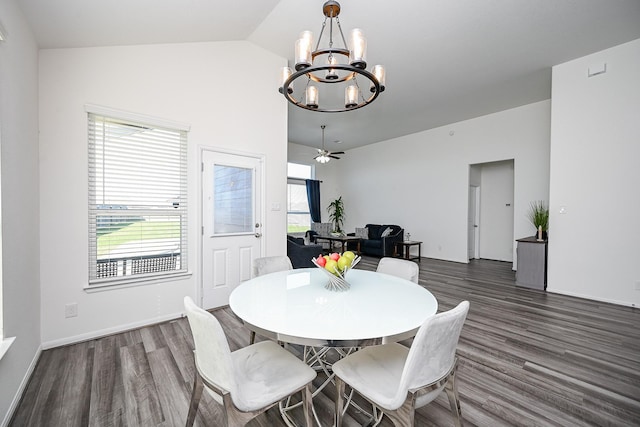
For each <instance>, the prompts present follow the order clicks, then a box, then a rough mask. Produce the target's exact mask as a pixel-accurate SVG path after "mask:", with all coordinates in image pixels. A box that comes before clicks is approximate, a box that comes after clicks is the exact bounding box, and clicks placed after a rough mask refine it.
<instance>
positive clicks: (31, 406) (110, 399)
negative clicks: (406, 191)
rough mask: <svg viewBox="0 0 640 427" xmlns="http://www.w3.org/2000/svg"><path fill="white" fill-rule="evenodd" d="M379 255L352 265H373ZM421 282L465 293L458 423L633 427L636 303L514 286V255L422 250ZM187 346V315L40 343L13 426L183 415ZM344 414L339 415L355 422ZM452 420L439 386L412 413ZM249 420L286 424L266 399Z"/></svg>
mask: <svg viewBox="0 0 640 427" xmlns="http://www.w3.org/2000/svg"><path fill="white" fill-rule="evenodd" d="M377 261H378V260H377V259H375V258H367V259H364V260H363V261H362V262H361V263H360V265H359V266H358V268H364V269H375V267H376V265H377ZM420 284H421V285H423V286H426V287H427V289H429V290H430V291H431V292H432V293H433V294H434V295H435V296H436V297H437V299H438V302H439V309H440V310H441V311H444V310H448V309H450V308H452V307H454V306H455V305H456V304H458V303H459V302H460V301H462V300H465V299H466V300H469V301H470V303H471V309H470V312H469V316H468V318H467V321H466V323H465V326H464V329H463V331H462V336H461V339H460V343H459V346H458V353H459V357H460V366H459V371H458V372H459V373H458V379H459V381H458V387H459V391H460V399H461V402H462V413H463V417H464V422H465V425H467V426H474V425H477V426H507V425H517V426H542V425H544V426H547V425H553V426H637V425H640V311H639V310H637V309H632V308H628V307H621V306H616V305H610V304H604V303H598V302H593V301H588V300H582V299H577V298H571V297H565V296H561V295H554V294H547V293H544V292H540V291H534V290H528V289H522V288H518V287H516V286H514V273H513V272H512V271H511V264H510V263H502V262H496V261H483V260H480V261H473V262H471V263H470V264H468V265H467V264H459V263H452V262H445V261H437V260H430V259H424V258H423V259H422V260H421V262H420ZM603 286H606V283H603ZM214 314H215V316H216V317H218V318H219V319H220V320H221V322H222V324H223V326H224V328H225V331H226V333H227V336H228V338H229V343H230V346H231V349H232V350H234V349H237V348H239V347H242V346H246V345H247V344H248V337H249V333H248V331H247V330H246V329H245V328H244V327H243V326H242V324H241V322H239V321H238V319H237V318H236V317H235V316H234V315H233V313H232V312H231V311H230V310H229V309H228V308H225V309H220V310H216V311H215V312H214ZM192 348H193V342H192V339H191V334H190V331H189V326H188V323H187V321H186V319H184V318H183V319H178V320H175V321H171V322H165V323H161V324H158V325H154V326H149V327H145V328H141V329H137V330H133V331H129V332H126V333H121V334H117V335H113V336H108V337H104V338H101V339H96V340H92V341H88V342H83V343H79V344H75V345H70V346H65V347H61V348H55V349H51V350H47V351H44V352H43V353H42V357H41V358H40V360H39V362H38V365H37V367H36V370H35V372H34V374H33V376H32V378H31V380H30V383H29V385H28V387H27V389H26V391H25V393H24V396H23V398H22V401H21V403H20V405H19V407H18V409H17V411H16V413H15V414H14V418H13V420H12V422H11V423H10V425H11V426H86V425H91V426H180V425H183V424H184V420H185V419H186V413H187V408H188V401H189V396H190V391H191V386H192V381H193V374H194V365H193V355H192V353H191V351H192ZM332 392H333V388H332V387H327V389H326V392H325V393H322V394H320V395H318V396H317V397H316V398H314V405H315V406H316V409H317V412H318V414H319V416H320V417H321V420H322V421H323V425H329V424H330V421H331V419H332V409H333V407H332V399H333V394H332ZM216 414H217V409H216V408H215V407H214V406H213V405H212V404H211V401H210V400H208V399H206V398H204V399H203V403H202V404H201V405H200V413H199V417H198V419H197V420H196V421H197V425H199V426H216V425H218V424H217V423H216V421H215V420H216ZM350 415H351V416H350V417H347V419H346V420H345V425H349V426H351V425H357V421H361V420H362V416H361V414H358V413H355V412H353V411H350ZM452 424H453V423H452V419H451V415H450V412H449V409H448V402H447V400H446V397H445V396H444V395H442V396H440V397H439V398H438V399H437V400H436V401H435V402H433V403H431V404H430V405H428V406H426V407H424V408H422V409H420V410H419V411H418V414H417V420H416V425H419V426H449V425H452ZM249 425H250V426H283V425H284V423H283V421H282V420H281V418H280V417H279V413H278V411H277V409H272V410H270V411H269V412H268V413H266V414H264V415H262V416H260V417H258V418H257V419H255V420H254V421H252V422H251V423H250V424H249ZM382 425H384V426H390V425H391V423H390V422H388V420H386V419H385V420H384V421H383V423H382Z"/></svg>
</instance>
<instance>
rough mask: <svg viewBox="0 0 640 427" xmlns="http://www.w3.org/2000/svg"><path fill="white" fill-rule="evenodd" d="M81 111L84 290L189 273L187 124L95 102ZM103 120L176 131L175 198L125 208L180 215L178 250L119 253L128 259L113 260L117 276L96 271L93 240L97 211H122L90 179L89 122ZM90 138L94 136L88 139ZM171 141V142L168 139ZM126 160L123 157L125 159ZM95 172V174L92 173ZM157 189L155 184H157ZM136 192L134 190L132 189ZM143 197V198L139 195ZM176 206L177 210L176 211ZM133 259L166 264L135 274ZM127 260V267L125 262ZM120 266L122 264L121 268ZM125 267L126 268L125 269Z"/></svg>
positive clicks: (146, 213)
mask: <svg viewBox="0 0 640 427" xmlns="http://www.w3.org/2000/svg"><path fill="white" fill-rule="evenodd" d="M85 110H86V112H87V124H88V127H89V128H88V133H89V135H88V138H89V146H88V152H89V165H88V169H89V182H88V184H89V200H88V212H89V235H88V238H89V240H88V244H89V260H88V261H89V271H88V282H87V285H86V286H85V290H86V291H89V292H90V291H98V290H105V289H114V288H120V287H128V286H136V285H141V284H147V283H156V282H159V281H166V280H174V279H177V278H180V277H181V276H187V275H190V274H191V273H190V272H189V270H188V253H187V247H188V246H187V244H188V242H187V235H188V228H187V218H188V212H189V210H188V203H187V132H188V131H189V130H190V126H189V125H185V124H182V123H177V122H173V121H168V120H164V119H159V118H156V117H150V116H146V115H142V114H136V113H130V112H124V111H120V110H115V109H111V108H107V107H101V106H96V105H86V106H85ZM103 118H104V119H106V120H108V121H112V122H113V121H115V122H121V123H122V124H123V127H124V126H126V125H129V126H139V127H141V128H145V127H146V128H151V129H154V130H155V129H162V130H167V131H169V132H171V133H174V135H177V134H179V135H180V136H179V137H178V138H179V149H178V151H179V154H178V156H179V160H178V162H179V164H180V165H179V166H178V167H177V169H176V171H178V170H179V173H178V175H179V178H177V180H179V183H178V185H179V190H178V191H177V192H178V193H179V194H176V197H175V198H174V199H172V200H167V201H166V203H164V202H163V204H162V205H160V204H158V205H154V206H143V205H144V203H140V206H137V207H134V208H133V209H129V207H128V208H127V210H126V215H130V216H135V215H138V216H144V217H151V218H153V217H159V216H163V215H165V216H167V217H168V216H172V217H173V216H180V225H179V230H180V232H179V239H178V240H179V246H178V247H179V250H178V252H177V254H171V253H169V254H162V255H157V256H152V257H151V259H150V257H148V256H136V254H129V255H126V256H123V258H127V257H128V256H132V258H130V259H122V260H119V261H114V262H115V263H116V265H117V267H116V268H117V275H116V276H110V275H106V274H103V273H99V272H98V255H97V252H98V249H97V248H98V242H97V240H98V239H97V223H98V220H97V218H98V216H99V214H101V213H104V212H105V210H106V212H108V213H109V214H112V215H118V213H122V212H123V211H122V210H121V211H117V210H115V209H117V208H114V207H113V205H111V206H110V205H109V204H108V203H107V204H106V209H105V203H104V201H103V200H98V198H99V196H98V194H97V193H99V191H97V184H98V180H97V179H94V178H92V174H93V173H94V171H95V170H97V169H98V168H97V167H95V161H94V160H93V159H95V158H96V157H95V152H94V151H93V150H95V149H96V147H97V146H100V145H99V141H98V144H97V145H96V143H95V138H96V136H99V135H98V134H97V133H96V134H94V133H93V132H94V130H93V129H92V126H91V123H92V121H93V120H94V119H97V120H98V122H100V121H102V120H103ZM92 138H94V140H93V142H92ZM172 144H173V142H172ZM157 154H158V155H159V156H160V155H161V154H164V153H162V152H161V151H160V150H158V152H157ZM125 162H126V159H125ZM132 162H135V159H132ZM94 175H95V174H94ZM157 188H159V187H157ZM136 191H137V190H136ZM141 199H144V197H141ZM176 209H177V211H176ZM134 259H135V261H136V263H137V265H140V264H141V263H143V262H148V263H150V264H152V263H156V264H158V265H160V264H162V263H163V262H166V261H167V260H169V263H168V266H167V264H166V263H165V266H164V267H159V266H152V267H147V268H145V269H140V268H139V267H138V268H137V270H136V273H135V274H134V273H133V270H132V267H131V265H132V264H133V260H134ZM127 261H128V266H127V265H126V263H127ZM123 265H124V267H123ZM154 265H155V264H154ZM125 269H128V270H125Z"/></svg>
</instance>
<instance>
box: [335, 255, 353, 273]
mask: <svg viewBox="0 0 640 427" xmlns="http://www.w3.org/2000/svg"><path fill="white" fill-rule="evenodd" d="M348 267H351V259H350V258H349V257H346V256H344V255H343V256H341V257H340V259H339V260H338V268H339V269H340V271H344V270H346V269H347V268H348Z"/></svg>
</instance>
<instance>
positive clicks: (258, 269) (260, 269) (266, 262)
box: [249, 255, 293, 344]
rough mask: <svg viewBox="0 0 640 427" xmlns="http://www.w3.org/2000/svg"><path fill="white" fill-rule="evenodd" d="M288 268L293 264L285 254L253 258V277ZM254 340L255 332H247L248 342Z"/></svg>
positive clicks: (291, 267) (250, 342)
mask: <svg viewBox="0 0 640 427" xmlns="http://www.w3.org/2000/svg"><path fill="white" fill-rule="evenodd" d="M288 270H293V264H291V260H290V259H289V257H288V256H286V255H284V256H282V255H280V256H267V257H262V258H256V259H254V260H253V277H258V276H263V275H265V274H269V273H276V272H278V271H288ZM254 342H256V333H255V332H254V331H251V332H250V333H249V344H253V343H254Z"/></svg>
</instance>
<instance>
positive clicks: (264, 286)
mask: <svg viewBox="0 0 640 427" xmlns="http://www.w3.org/2000/svg"><path fill="white" fill-rule="evenodd" d="M346 280H347V282H348V283H349V284H350V285H351V287H350V289H349V290H346V291H341V292H338V291H331V290H328V289H326V288H325V285H326V284H327V282H328V281H329V278H328V277H327V275H326V273H325V272H324V271H321V270H320V269H319V268H304V269H296V270H289V271H280V272H276V273H270V274H266V275H264V276H259V277H256V278H253V279H251V280H248V281H246V282H243V283H241V284H240V285H239V286H238V287H237V288H236V289H234V290H233V292H232V293H231V296H230V297H229V306H230V307H231V310H232V311H233V312H234V313H235V314H236V315H237V316H238V317H240V318H241V319H242V321H243V322H244V324H245V325H246V326H247V327H248V328H249V329H251V330H253V331H255V332H256V333H258V334H260V335H262V336H265V337H268V338H272V339H274V340H277V341H281V342H286V343H291V344H300V345H305V346H316V347H362V346H365V345H373V344H381V343H385V342H395V341H401V340H404V339H407V338H411V337H413V336H414V335H415V333H416V332H417V330H418V328H419V327H420V325H422V323H423V322H424V321H425V320H426V319H427V318H429V317H431V316H433V315H434V314H436V311H437V309H438V302H437V300H436V298H435V297H434V296H433V295H432V294H431V292H429V291H428V290H426V289H425V288H423V287H422V286H420V285H418V284H416V283H414V282H411V281H409V280H405V279H401V278H398V277H395V276H391V275H388V274H382V273H377V272H373V271H366V270H357V269H353V270H349V271H348V272H347V275H346Z"/></svg>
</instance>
